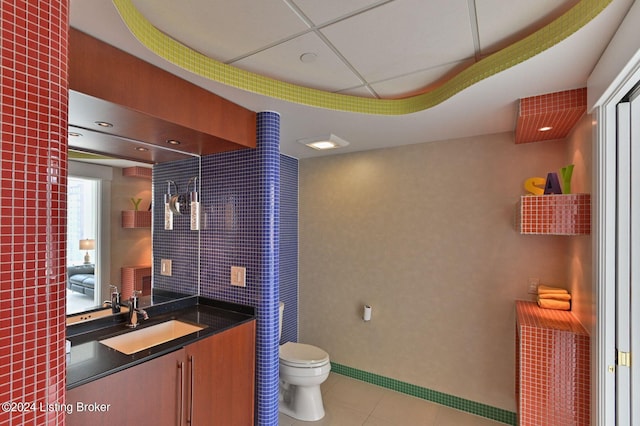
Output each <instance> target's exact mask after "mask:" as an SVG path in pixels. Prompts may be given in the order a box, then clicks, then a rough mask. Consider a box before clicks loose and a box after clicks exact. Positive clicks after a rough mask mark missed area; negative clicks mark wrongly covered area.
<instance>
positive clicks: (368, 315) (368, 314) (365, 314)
mask: <svg viewBox="0 0 640 426" xmlns="http://www.w3.org/2000/svg"><path fill="white" fill-rule="evenodd" d="M362 319H363V320H364V321H371V306H369V305H364V309H363V312H362Z"/></svg>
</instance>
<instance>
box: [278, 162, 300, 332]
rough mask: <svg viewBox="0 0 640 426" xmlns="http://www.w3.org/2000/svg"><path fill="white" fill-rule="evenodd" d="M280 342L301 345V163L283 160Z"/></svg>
mask: <svg viewBox="0 0 640 426" xmlns="http://www.w3.org/2000/svg"><path fill="white" fill-rule="evenodd" d="M280 301H282V302H284V319H283V321H282V338H281V340H280V342H282V343H284V342H297V341H298V160H297V159H295V158H291V157H287V156H285V155H282V156H281V157H280Z"/></svg>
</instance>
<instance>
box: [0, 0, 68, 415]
mask: <svg viewBox="0 0 640 426" xmlns="http://www.w3.org/2000/svg"><path fill="white" fill-rule="evenodd" d="M1 1H2V3H1V5H2V6H1V9H0V32H1V38H0V59H1V75H0V97H1V99H2V102H1V108H2V110H1V126H2V127H1V131H0V137H1V143H2V146H1V155H2V172H1V173H2V174H1V175H0V202H1V203H2V209H0V248H1V254H0V403H9V404H11V403H14V405H6V404H5V405H2V410H0V424H2V425H38V426H40V425H57V424H64V411H61V410H60V409H59V408H60V407H59V406H58V407H56V405H55V404H62V403H63V402H64V393H65V303H66V297H65V288H66V286H65V244H66V243H65V240H66V238H65V233H66V176H67V96H68V95H67V93H68V91H67V32H68V2H67V1H66V0H49V1H26V0H22V1H17V0H1ZM21 403H27V404H30V405H18V404H21Z"/></svg>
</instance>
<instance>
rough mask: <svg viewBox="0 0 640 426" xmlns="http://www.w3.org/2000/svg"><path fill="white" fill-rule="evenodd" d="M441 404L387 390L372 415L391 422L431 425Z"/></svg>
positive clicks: (422, 425) (416, 425)
mask: <svg viewBox="0 0 640 426" xmlns="http://www.w3.org/2000/svg"><path fill="white" fill-rule="evenodd" d="M438 408H439V406H438V405H436V404H433V403H431V402H429V401H425V400H423V399H419V398H414V397H412V396H409V395H404V394H401V393H398V392H393V391H387V392H385V393H384V396H383V397H382V399H381V400H380V402H378V405H376V407H375V409H374V410H373V411H372V412H371V417H372V418H376V419H380V420H386V421H388V422H389V423H390V424H396V425H415V426H430V425H432V424H433V421H434V420H435V418H436V414H437V413H438Z"/></svg>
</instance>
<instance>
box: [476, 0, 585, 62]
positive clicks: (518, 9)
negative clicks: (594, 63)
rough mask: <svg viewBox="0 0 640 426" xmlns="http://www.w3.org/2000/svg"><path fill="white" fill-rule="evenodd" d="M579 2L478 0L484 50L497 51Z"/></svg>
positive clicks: (479, 27) (479, 23) (487, 51)
mask: <svg viewBox="0 0 640 426" xmlns="http://www.w3.org/2000/svg"><path fill="white" fill-rule="evenodd" d="M578 2H579V0H536V1H504V0H476V15H477V17H478V32H479V33H480V50H481V53H482V54H489V53H492V52H495V51H497V50H500V49H501V48H503V47H505V46H507V45H509V44H511V43H514V42H516V41H518V40H519V39H521V38H523V37H526V36H527V35H528V34H530V33H532V32H534V31H536V30H537V29H539V28H542V27H543V26H544V25H546V24H548V23H550V22H551V21H553V20H554V19H556V18H557V17H558V16H560V15H562V14H563V13H564V12H566V11H567V10H569V9H570V8H571V7H573V6H574V5H576V4H577V3H578ZM505 17H508V18H505Z"/></svg>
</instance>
